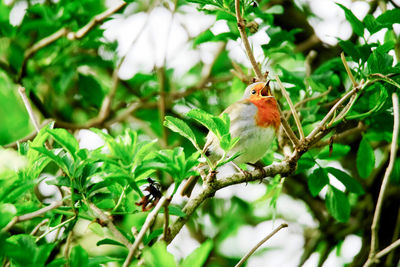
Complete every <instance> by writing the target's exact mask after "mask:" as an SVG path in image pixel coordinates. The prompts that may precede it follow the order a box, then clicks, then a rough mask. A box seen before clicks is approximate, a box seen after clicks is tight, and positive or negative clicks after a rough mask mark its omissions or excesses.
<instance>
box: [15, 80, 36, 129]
mask: <svg viewBox="0 0 400 267" xmlns="http://www.w3.org/2000/svg"><path fill="white" fill-rule="evenodd" d="M18 93H19V94H20V96H21V98H22V101H23V102H24V105H25V108H26V110H27V111H28V114H29V118H30V119H31V121H32V123H33V126H34V127H35V130H36V132H37V133H39V131H40V126H39V123H38V121H37V119H36V116H35V114H34V113H33V110H32V106H31V103H30V102H29V100H28V97H27V96H26V91H25V88H24V87H22V86H20V87H19V88H18Z"/></svg>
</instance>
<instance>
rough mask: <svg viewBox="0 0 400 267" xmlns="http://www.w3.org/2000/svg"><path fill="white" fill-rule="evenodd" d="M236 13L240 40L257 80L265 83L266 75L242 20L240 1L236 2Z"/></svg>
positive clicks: (236, 0)
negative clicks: (255, 56) (260, 66)
mask: <svg viewBox="0 0 400 267" xmlns="http://www.w3.org/2000/svg"><path fill="white" fill-rule="evenodd" d="M235 12H236V20H237V24H238V29H239V33H240V38H241V39H242V42H243V45H244V48H245V49H246V54H247V57H248V58H249V60H250V63H251V65H252V66H253V70H254V72H255V73H256V76H257V78H258V79H259V80H260V81H265V77H264V75H262V73H261V70H260V68H259V67H258V64H257V61H256V59H255V58H254V55H253V52H252V50H251V47H250V43H249V39H248V38H247V34H246V29H245V28H246V25H245V23H244V20H243V18H242V15H241V12H240V0H235Z"/></svg>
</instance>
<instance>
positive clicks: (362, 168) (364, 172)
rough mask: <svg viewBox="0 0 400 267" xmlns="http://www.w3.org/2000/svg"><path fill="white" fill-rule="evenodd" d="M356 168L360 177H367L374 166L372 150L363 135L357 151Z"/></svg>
mask: <svg viewBox="0 0 400 267" xmlns="http://www.w3.org/2000/svg"><path fill="white" fill-rule="evenodd" d="M356 164H357V170H358V174H359V175H360V176H361V177H362V178H368V176H369V175H370V174H371V172H372V170H373V169H374V166H375V155H374V150H373V149H372V147H371V145H370V144H369V142H368V140H367V138H365V137H363V138H362V139H361V142H360V146H359V147H358V151H357V159H356Z"/></svg>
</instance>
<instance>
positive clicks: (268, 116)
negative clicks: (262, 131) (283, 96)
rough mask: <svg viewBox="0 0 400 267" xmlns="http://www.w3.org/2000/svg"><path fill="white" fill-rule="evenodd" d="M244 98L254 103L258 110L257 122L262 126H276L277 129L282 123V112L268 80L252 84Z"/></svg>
mask: <svg viewBox="0 0 400 267" xmlns="http://www.w3.org/2000/svg"><path fill="white" fill-rule="evenodd" d="M243 100H248V101H250V102H251V103H253V104H254V105H255V106H256V107H257V108H258V112H257V115H256V123H257V125H259V126H261V127H270V126H272V127H274V128H275V130H276V131H277V130H278V129H279V125H280V114H279V109H278V104H277V102H276V99H275V97H274V96H273V95H272V93H271V87H270V86H269V81H268V82H257V83H253V84H250V85H249V86H248V87H247V88H246V90H245V92H244V95H243Z"/></svg>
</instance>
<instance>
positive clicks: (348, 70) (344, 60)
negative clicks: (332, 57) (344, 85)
mask: <svg viewBox="0 0 400 267" xmlns="http://www.w3.org/2000/svg"><path fill="white" fill-rule="evenodd" d="M340 58H341V59H342V62H343V65H344V68H345V69H346V72H347V75H349V78H350V80H351V83H352V84H353V87H357V86H358V83H357V82H356V80H355V79H354V76H353V73H352V72H351V70H350V68H349V64H347V60H346V57H345V56H344V52H342V53H341V54H340Z"/></svg>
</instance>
